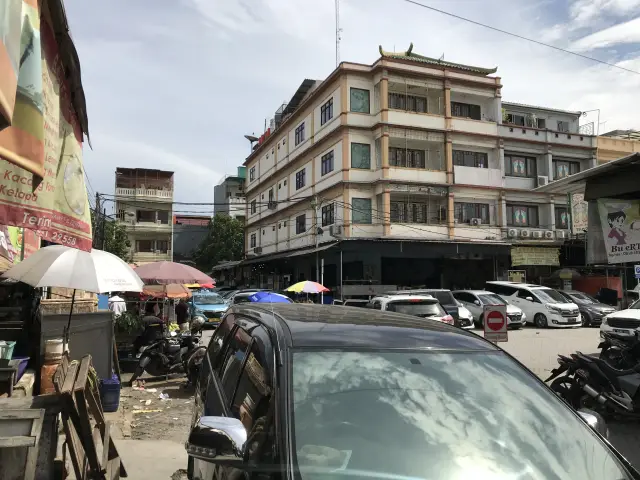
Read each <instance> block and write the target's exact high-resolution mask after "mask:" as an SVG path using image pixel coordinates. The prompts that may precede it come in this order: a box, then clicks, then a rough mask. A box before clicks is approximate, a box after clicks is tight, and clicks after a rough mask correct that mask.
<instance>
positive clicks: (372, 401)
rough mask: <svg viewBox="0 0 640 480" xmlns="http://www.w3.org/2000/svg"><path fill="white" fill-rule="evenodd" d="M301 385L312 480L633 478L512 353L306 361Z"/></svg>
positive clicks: (297, 429)
mask: <svg viewBox="0 0 640 480" xmlns="http://www.w3.org/2000/svg"><path fill="white" fill-rule="evenodd" d="M291 375H292V391H293V403H294V405H293V421H292V424H293V425H292V427H291V428H292V435H293V441H294V444H293V448H294V453H295V455H296V458H295V459H294V460H295V461H296V463H297V467H298V469H299V471H300V474H301V475H300V477H301V478H302V480H315V479H318V480H320V479H322V480H326V479H327V478H329V479H331V480H333V479H347V478H356V477H357V478H377V479H385V480H395V479H398V480H418V479H426V480H449V479H451V480H458V479H465V478H472V479H477V480H480V479H483V480H484V479H492V480H494V479H496V480H498V479H500V480H511V479H526V480H529V479H542V478H543V479H557V480H561V479H567V478H572V479H581V480H591V479H593V480H596V479H597V480H601V479H611V480H614V479H615V480H619V479H630V478H631V477H630V476H629V475H628V474H627V472H626V471H625V470H624V469H623V467H622V465H621V464H620V463H619V462H618V461H617V459H616V458H615V457H614V455H613V454H612V453H611V451H610V450H608V448H607V447H606V446H605V444H604V443H603V442H602V441H601V440H599V438H598V437H597V436H596V435H595V433H594V432H592V431H591V429H590V428H589V427H588V426H587V425H586V424H585V423H583V422H582V421H581V420H580V419H579V418H578V417H577V416H576V414H575V413H573V412H572V411H571V410H570V409H569V407H567V406H566V405H565V404H564V403H563V402H562V401H561V400H560V399H559V398H558V397H557V396H556V395H555V394H554V393H553V392H552V391H551V390H549V389H547V388H546V387H545V386H544V385H542V384H541V383H540V382H539V381H537V380H535V379H534V378H533V377H532V375H531V374H530V373H529V372H527V371H526V370H524V369H523V368H522V367H520V366H519V365H517V364H516V363H515V362H514V361H513V360H511V359H510V358H509V357H507V356H506V355H505V354H503V353H502V352H495V353H494V352H491V353H479V352H476V353H467V352H457V353H441V352H424V351H421V352H407V351H402V352H399V351H394V352H388V351H384V352H363V351H336V350H333V351H318V350H314V351H304V350H298V351H294V353H293V363H292V373H291Z"/></svg>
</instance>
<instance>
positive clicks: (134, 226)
mask: <svg viewBox="0 0 640 480" xmlns="http://www.w3.org/2000/svg"><path fill="white" fill-rule="evenodd" d="M122 223H123V224H124V225H125V229H126V230H127V232H128V233H135V232H140V233H156V232H157V233H161V232H162V233H169V234H170V233H171V229H172V225H171V224H170V223H162V222H136V221H133V222H122Z"/></svg>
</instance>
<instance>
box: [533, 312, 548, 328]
mask: <svg viewBox="0 0 640 480" xmlns="http://www.w3.org/2000/svg"><path fill="white" fill-rule="evenodd" d="M533 322H534V323H535V324H536V327H538V328H547V326H548V323H547V317H545V315H544V314H543V313H536V316H535V317H533Z"/></svg>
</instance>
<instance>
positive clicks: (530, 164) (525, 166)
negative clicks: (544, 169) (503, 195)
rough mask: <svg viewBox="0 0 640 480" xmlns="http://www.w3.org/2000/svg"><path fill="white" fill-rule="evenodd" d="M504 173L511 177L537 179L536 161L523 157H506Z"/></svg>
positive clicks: (532, 158)
mask: <svg viewBox="0 0 640 480" xmlns="http://www.w3.org/2000/svg"><path fill="white" fill-rule="evenodd" d="M504 173H505V175H508V176H510V177H527V178H535V177H536V159H535V158H534V157H524V156H522V155H505V156H504Z"/></svg>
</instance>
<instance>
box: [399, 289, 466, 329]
mask: <svg viewBox="0 0 640 480" xmlns="http://www.w3.org/2000/svg"><path fill="white" fill-rule="evenodd" d="M388 294H390V295H431V296H432V297H435V298H437V299H438V302H440V305H442V307H443V308H444V309H445V310H446V312H447V313H448V314H449V315H451V316H452V317H453V321H454V322H455V324H456V326H458V327H462V328H473V315H471V312H469V311H468V310H466V309H465V310H466V311H464V310H463V311H460V305H459V304H458V302H457V301H456V299H455V298H454V297H453V294H452V293H451V290H447V289H445V288H419V289H415V290H397V291H391V292H388Z"/></svg>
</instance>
